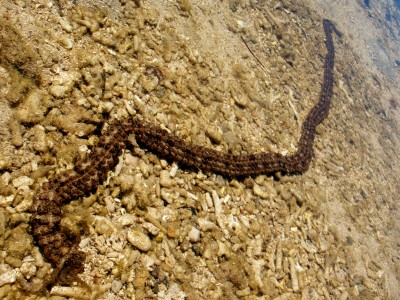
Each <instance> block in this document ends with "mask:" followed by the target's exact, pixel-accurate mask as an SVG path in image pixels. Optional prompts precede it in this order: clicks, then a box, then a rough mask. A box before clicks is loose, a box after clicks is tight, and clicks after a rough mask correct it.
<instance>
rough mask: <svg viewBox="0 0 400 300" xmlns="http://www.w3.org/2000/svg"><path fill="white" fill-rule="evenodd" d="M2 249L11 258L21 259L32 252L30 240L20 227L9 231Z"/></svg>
mask: <svg viewBox="0 0 400 300" xmlns="http://www.w3.org/2000/svg"><path fill="white" fill-rule="evenodd" d="M4 249H5V250H6V251H7V253H8V254H9V255H11V256H14V257H16V258H19V259H22V258H24V257H25V256H26V255H27V254H28V253H29V252H30V251H31V250H32V238H31V237H30V236H29V235H28V234H27V233H26V230H25V229H24V228H23V227H22V226H18V227H16V228H14V229H12V230H11V232H10V235H9V236H8V238H7V240H6V241H5V246H4Z"/></svg>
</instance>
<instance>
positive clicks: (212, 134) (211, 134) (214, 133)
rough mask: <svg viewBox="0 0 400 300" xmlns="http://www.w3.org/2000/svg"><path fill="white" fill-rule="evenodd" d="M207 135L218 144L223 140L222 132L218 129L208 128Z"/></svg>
mask: <svg viewBox="0 0 400 300" xmlns="http://www.w3.org/2000/svg"><path fill="white" fill-rule="evenodd" d="M206 135H207V136H208V137H209V138H210V139H211V141H212V142H213V143H215V144H217V145H219V144H221V142H222V133H220V132H218V131H216V130H207V131H206Z"/></svg>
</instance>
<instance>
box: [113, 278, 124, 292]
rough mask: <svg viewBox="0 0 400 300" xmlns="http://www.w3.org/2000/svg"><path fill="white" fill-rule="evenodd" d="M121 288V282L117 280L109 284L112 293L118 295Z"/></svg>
mask: <svg viewBox="0 0 400 300" xmlns="http://www.w3.org/2000/svg"><path fill="white" fill-rule="evenodd" d="M121 288H122V282H121V281H119V280H114V281H113V282H112V283H111V290H112V291H113V292H114V293H116V294H117V293H118V292H119V291H120V290H121Z"/></svg>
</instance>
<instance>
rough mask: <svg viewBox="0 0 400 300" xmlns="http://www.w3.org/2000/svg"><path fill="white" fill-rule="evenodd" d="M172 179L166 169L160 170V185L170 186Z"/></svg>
mask: <svg viewBox="0 0 400 300" xmlns="http://www.w3.org/2000/svg"><path fill="white" fill-rule="evenodd" d="M173 183H174V181H173V180H172V179H171V177H170V173H169V172H168V171H167V170H162V171H161V172H160V185H161V186H163V187H171V186H172V185H173Z"/></svg>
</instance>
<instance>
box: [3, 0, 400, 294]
mask: <svg viewBox="0 0 400 300" xmlns="http://www.w3.org/2000/svg"><path fill="white" fill-rule="evenodd" d="M325 2H326V1H316V2H314V1H312V3H311V4H310V3H308V2H305V3H297V4H293V3H292V1H286V0H285V1H281V2H276V1H241V0H229V1H213V0H192V1H184V0H181V1H167V0H148V1H129V0H121V1H115V0H110V1H101V0H96V1H66V0H58V1H54V2H52V1H46V0H39V1H34V2H33V1H32V2H29V1H28V2H25V1H20V0H15V1H4V0H2V1H0V45H1V47H0V114H1V118H0V136H1V138H0V149H1V150H0V249H1V250H2V251H1V256H0V298H2V299H69V298H74V299H342V300H344V299H398V291H400V284H399V277H400V267H399V266H400V261H399V260H400V252H399V251H400V243H399V241H400V221H399V220H400V213H399V201H398V195H399V193H400V185H399V183H398V177H397V176H399V175H400V174H399V170H400V168H399V167H400V166H399V153H400V152H399V151H398V148H399V146H400V140H399V124H398V120H399V110H400V108H399V106H400V99H399V96H398V95H399V94H400V91H399V86H398V82H399V79H400V78H399V76H400V66H399V65H400V61H399V60H400V49H399V47H398V44H399V32H400V27H399V21H396V18H397V20H400V18H399V15H400V7H397V6H396V4H395V3H396V1H394V2H392V1H381V2H382V3H381V4H375V3H372V1H371V3H370V1H354V3H348V2H350V1H335V2H332V3H330V4H326V3H325ZM323 18H329V19H331V20H332V21H333V22H334V23H335V24H336V25H337V28H338V29H339V31H341V32H342V33H343V34H342V37H341V38H339V37H337V36H334V43H335V50H336V64H335V86H334V96H333V98H332V105H331V110H330V113H329V116H328V118H326V119H325V120H324V121H323V123H322V124H321V125H319V126H318V129H317V138H316V141H315V148H314V152H315V157H314V159H313V161H312V163H311V166H310V169H309V170H308V171H307V172H305V173H304V174H299V175H294V176H287V175H281V174H277V175H276V176H275V177H272V176H267V175H262V176H258V177H255V178H240V179H229V178H224V177H221V176H219V175H215V174H209V173H204V172H202V171H201V170H187V169H185V168H181V166H179V165H178V164H176V163H175V162H170V161H165V160H163V159H162V158H160V157H157V156H156V155H154V154H152V153H151V152H149V151H147V150H146V149H142V148H141V147H140V146H138V144H140V141H135V137H134V136H131V137H130V138H129V141H127V148H126V149H124V151H123V153H122V154H121V157H120V162H119V164H118V165H117V167H116V168H115V169H113V170H110V172H109V174H108V179H107V181H106V182H104V183H103V184H102V185H100V186H99V188H98V189H97V191H96V192H95V193H94V194H91V195H88V196H87V197H85V198H83V199H74V200H73V201H72V202H71V203H68V204H66V205H64V207H63V215H64V219H63V221H62V223H61V225H62V228H61V229H60V230H63V231H64V232H67V233H68V234H71V235H77V236H79V235H82V239H81V242H80V244H79V247H80V248H81V250H82V251H84V252H85V253H86V261H85V271H84V272H83V273H82V274H81V275H80V281H79V282H70V283H69V285H64V286H59V285H56V286H54V287H53V288H52V289H51V290H47V291H41V292H39V293H36V292H35V293H33V292H29V290H27V289H26V288H27V286H25V289H23V286H22V285H21V281H23V282H28V283H29V286H30V287H31V288H33V289H34V288H35V287H38V286H40V285H41V283H42V281H43V278H45V277H46V274H49V273H51V271H52V269H51V267H52V266H51V265H50V264H49V263H47V262H46V260H45V258H43V256H42V254H41V253H40V251H39V249H38V247H37V246H36V245H35V243H34V240H33V238H32V235H31V231H30V225H29V219H30V216H31V213H30V208H31V207H32V205H34V195H35V191H37V189H38V187H39V186H40V185H42V184H43V183H45V182H46V181H48V180H50V179H51V178H53V177H54V176H55V175H56V174H58V173H61V172H64V171H65V170H67V169H71V168H73V166H74V164H75V162H76V161H77V160H78V159H79V158H81V157H83V156H85V155H87V153H89V152H90V151H91V149H92V148H93V145H95V144H96V142H97V140H98V139H99V136H100V135H101V134H104V132H106V131H107V129H108V124H110V123H112V120H115V119H119V120H123V119H124V118H129V117H130V116H131V115H139V116H141V117H143V118H144V119H145V120H147V121H150V122H153V123H155V124H157V125H159V126H162V127H164V128H165V129H167V130H169V131H171V132H173V133H175V134H176V135H178V136H179V137H181V138H182V139H184V140H186V141H187V142H192V143H194V144H197V145H200V146H206V147H210V148H213V149H217V150H219V151H221V152H231V153H235V154H249V153H256V152H263V151H274V152H280V153H282V154H288V153H293V152H295V151H296V147H297V141H298V139H299V135H300V129H301V124H302V122H303V120H304V118H305V116H306V115H307V113H308V111H309V110H310V109H311V107H312V106H313V105H314V103H316V101H317V100H318V95H319V91H320V87H321V84H322V75H323V61H324V56H325V53H326V49H325V44H324V38H325V37H324V32H323V29H322V19H323ZM396 45H397V46H396ZM43 297H45V298H43Z"/></svg>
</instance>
